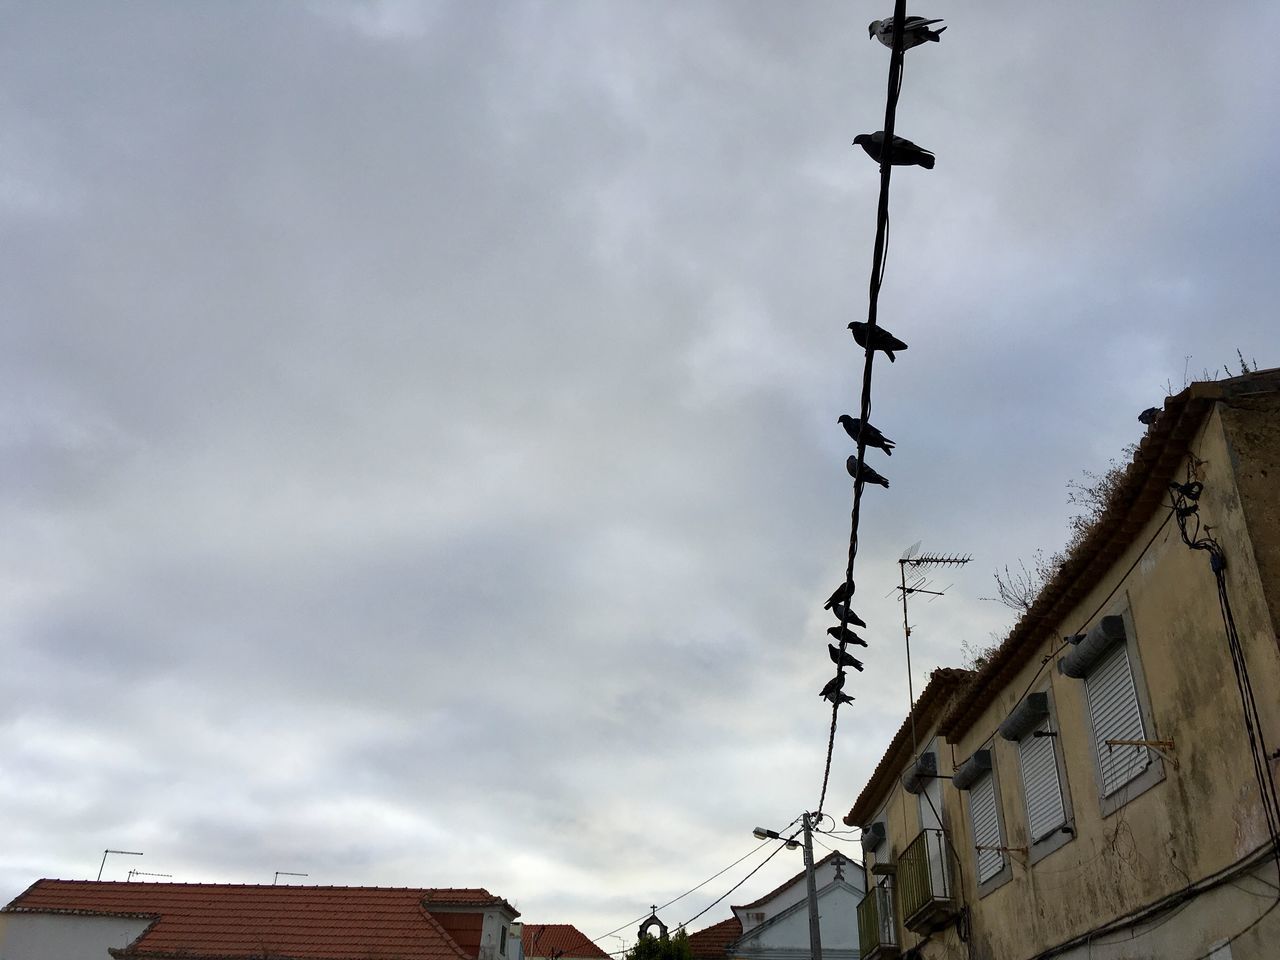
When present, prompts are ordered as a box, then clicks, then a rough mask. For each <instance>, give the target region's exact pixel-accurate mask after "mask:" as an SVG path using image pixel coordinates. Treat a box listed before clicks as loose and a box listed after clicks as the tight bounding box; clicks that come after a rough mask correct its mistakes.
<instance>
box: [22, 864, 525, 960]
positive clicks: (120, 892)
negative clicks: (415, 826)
mask: <svg viewBox="0 0 1280 960" xmlns="http://www.w3.org/2000/svg"><path fill="white" fill-rule="evenodd" d="M430 903H439V904H448V905H450V906H452V907H454V908H455V909H456V908H461V907H467V906H470V907H473V908H474V909H476V910H481V909H483V908H485V907H489V906H506V907H507V908H508V909H511V908H510V905H509V904H507V903H506V901H505V900H502V899H501V898H499V897H495V896H493V894H491V893H489V892H488V891H487V890H481V889H474V888H473V889H439V888H436V889H432V888H412V887H409V888H393V887H311V886H293V885H289V886H264V885H248V884H205V883H118V882H101V881H93V880H37V881H36V882H35V883H34V884H32V885H31V886H30V887H29V888H28V889H27V890H26V892H24V893H22V894H21V895H19V896H18V897H17V898H15V899H14V900H13V902H11V903H10V904H9V905H8V906H6V907H5V908H4V910H5V912H9V913H66V914H79V915H84V916H126V917H141V918H151V919H152V921H153V922H152V923H151V925H150V926H148V927H147V928H146V930H145V931H144V932H143V933H142V935H141V936H140V937H138V939H136V940H135V941H134V942H133V943H131V944H129V946H127V947H124V948H117V949H112V950H111V953H112V955H113V956H116V957H119V958H139V960H141V958H166V957H178V956H181V957H183V958H187V960H193V958H219V960H234V958H247V957H261V956H263V955H264V954H269V955H270V956H271V957H272V958H273V960H474V958H475V957H476V955H477V952H478V950H471V951H467V950H465V949H464V948H463V947H461V946H460V945H459V944H458V942H457V941H456V940H455V939H454V937H452V936H451V935H450V934H449V932H448V931H447V929H446V927H445V926H443V925H442V924H441V923H440V920H441V919H446V920H451V921H452V920H456V919H457V918H461V917H467V916H468V914H467V913H446V912H444V911H441V912H440V913H439V914H438V915H433V914H431V913H429V912H428V911H427V909H426V907H425V906H424V904H430ZM512 913H515V911H514V910H512ZM471 915H472V916H474V915H475V914H474V913H472V914H471ZM478 946H479V940H478V938H477V939H476V947H477V948H478Z"/></svg>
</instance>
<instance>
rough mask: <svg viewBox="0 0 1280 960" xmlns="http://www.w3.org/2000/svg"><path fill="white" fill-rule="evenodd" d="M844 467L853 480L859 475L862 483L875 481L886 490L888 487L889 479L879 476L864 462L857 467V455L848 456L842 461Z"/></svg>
mask: <svg viewBox="0 0 1280 960" xmlns="http://www.w3.org/2000/svg"><path fill="white" fill-rule="evenodd" d="M844 468H845V469H846V470H848V471H849V476H851V477H853V479H855V480H857V479H858V478H859V477H861V478H862V482H863V483H875V484H879V485H880V486H882V487H884V488H885V489H886V490H888V489H889V481H888V480H886V479H885V478H884V477H882V476H880V474H878V473H876V472H875V471H874V470H872V469H871V468H870V467H868V466H867V465H866V464H865V463H864V464H863V465H862V466H861V467H859V466H858V458H857V457H850V458H849V459H848V460H846V461H845V462H844Z"/></svg>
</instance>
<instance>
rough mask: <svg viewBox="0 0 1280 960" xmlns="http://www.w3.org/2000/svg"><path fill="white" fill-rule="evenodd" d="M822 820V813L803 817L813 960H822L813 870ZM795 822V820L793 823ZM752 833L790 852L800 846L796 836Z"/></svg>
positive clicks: (760, 828)
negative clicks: (778, 842) (816, 830)
mask: <svg viewBox="0 0 1280 960" xmlns="http://www.w3.org/2000/svg"><path fill="white" fill-rule="evenodd" d="M821 820H822V814H820V813H805V814H802V815H801V823H803V824H804V827H803V830H804V879H805V886H806V887H808V894H809V953H810V958H811V960H822V932H821V929H820V928H819V926H818V882H817V878H816V877H815V875H814V870H813V828H814V827H816V826H817V825H818V823H819V822H820V821H821ZM794 822H795V821H794V820H793V821H792V823H794ZM751 833H752V835H753V836H755V837H757V838H758V839H760V840H782V841H784V842H785V843H786V845H787V849H788V850H794V849H795V848H796V847H798V846H800V843H799V841H797V840H796V839H795V837H794V836H791V837H783V836H780V835H779V834H778V831H776V830H766V829H765V828H764V827H756V828H755V829H754V830H752V831H751Z"/></svg>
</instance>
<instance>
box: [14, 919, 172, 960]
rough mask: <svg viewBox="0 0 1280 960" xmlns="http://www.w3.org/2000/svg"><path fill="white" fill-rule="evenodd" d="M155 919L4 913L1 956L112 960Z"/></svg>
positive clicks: (17, 959)
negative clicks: (113, 954) (112, 949)
mask: <svg viewBox="0 0 1280 960" xmlns="http://www.w3.org/2000/svg"><path fill="white" fill-rule="evenodd" d="M150 922H151V921H149V920H138V919H132V918H126V917H81V916H76V915H74V914H58V913H0V960H111V955H110V954H108V953H107V948H108V947H126V946H128V945H129V944H130V943H131V942H133V941H134V940H135V939H136V938H137V937H138V936H139V935H141V933H142V931H143V930H145V929H146V928H147V925H148V924H149V923H150Z"/></svg>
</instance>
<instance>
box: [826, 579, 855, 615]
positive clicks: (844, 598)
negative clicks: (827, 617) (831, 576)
mask: <svg viewBox="0 0 1280 960" xmlns="http://www.w3.org/2000/svg"><path fill="white" fill-rule="evenodd" d="M852 596H853V581H852V580H846V581H845V582H844V583H842V584H840V586H838V587H836V588H835V589H834V590H833V591H831V596H829V597H827V602H826V603H824V604H823V605H822V609H823V610H830V609H831V608H832V607H833V606H835V605H836V604H837V603H848V602H849V598H850V597H852Z"/></svg>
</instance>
